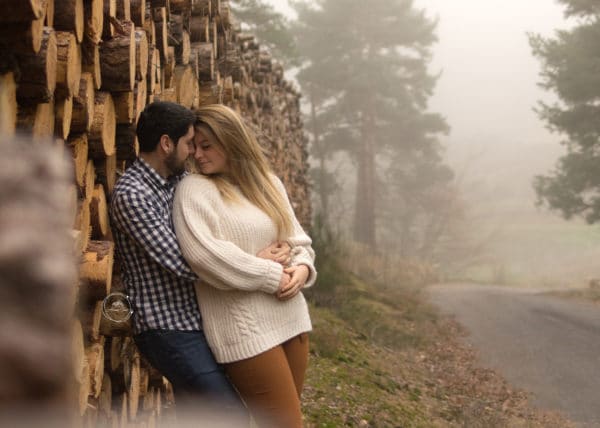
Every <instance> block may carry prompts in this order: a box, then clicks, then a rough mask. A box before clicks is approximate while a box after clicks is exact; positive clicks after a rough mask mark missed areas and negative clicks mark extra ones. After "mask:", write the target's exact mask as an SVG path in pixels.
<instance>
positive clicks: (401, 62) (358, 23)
mask: <svg viewBox="0 0 600 428" xmlns="http://www.w3.org/2000/svg"><path fill="white" fill-rule="evenodd" d="M295 8H296V10H297V12H298V23H297V27H296V29H295V32H296V38H297V45H298V51H299V53H300V56H301V59H302V63H303V65H304V66H303V68H302V70H301V71H300V73H299V74H298V78H299V80H300V82H301V84H302V88H303V90H304V91H305V93H307V98H308V99H309V101H310V102H311V104H312V108H313V112H314V114H313V115H312V120H311V123H310V124H309V129H312V130H313V145H314V148H315V150H314V151H316V153H317V154H318V156H322V157H325V156H327V155H328V154H329V153H330V152H331V151H334V150H344V151H345V152H346V153H348V154H349V155H350V156H351V158H352V159H353V161H354V162H355V165H356V174H357V180H356V182H357V187H356V195H355V212H354V216H355V220H354V237H355V239H356V240H357V241H358V242H362V243H364V244H367V245H369V246H375V244H376V219H377V216H378V197H381V196H382V195H384V194H385V192H386V183H385V181H384V180H383V176H382V175H383V174H381V170H382V169H384V168H385V169H390V170H393V169H402V168H403V167H405V166H406V165H407V164H408V163H410V162H411V161H410V160H409V159H413V158H418V157H419V156H418V155H416V154H420V156H422V157H423V158H426V159H429V160H431V164H432V165H434V166H435V165H437V164H438V163H439V162H440V161H441V158H440V156H439V151H440V147H439V143H438V140H437V134H439V133H441V132H446V131H447V125H446V123H445V121H444V120H443V118H441V117H440V116H439V115H437V114H431V113H427V100H428V98H429V96H431V94H432V91H433V88H434V85H435V81H436V77H435V76H432V75H430V74H429V73H428V70H427V66H428V64H429V61H430V58H431V46H432V44H433V43H434V42H435V41H436V37H435V34H434V30H435V27H436V22H435V21H432V20H430V19H428V18H427V17H426V15H425V12H424V11H422V10H419V9H416V8H415V7H414V4H413V1H412V0H370V1H369V2H364V1H359V0H319V1H317V2H316V5H315V2H311V3H304V2H296V3H295ZM324 124H326V126H325V125H324ZM341 136H343V138H340V137H341ZM389 153H394V154H395V155H394V158H395V159H396V162H394V163H391V164H390V163H389V162H385V160H382V159H381V158H382V157H386V158H388V157H389ZM409 154H410V155H409ZM413 154H415V155H414V156H413ZM405 155H407V156H405ZM424 165H427V163H424ZM323 169H324V163H322V164H321V173H323V174H324V173H325V172H326V171H323ZM322 185H323V184H322ZM322 205H323V200H322ZM321 208H322V209H324V208H325V209H326V207H321Z"/></svg>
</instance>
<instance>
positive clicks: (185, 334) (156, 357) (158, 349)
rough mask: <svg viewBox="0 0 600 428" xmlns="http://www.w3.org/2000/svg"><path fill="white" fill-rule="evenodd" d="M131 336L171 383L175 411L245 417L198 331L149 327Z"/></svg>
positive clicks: (202, 334)
mask: <svg viewBox="0 0 600 428" xmlns="http://www.w3.org/2000/svg"><path fill="white" fill-rule="evenodd" d="M134 339H135V343H136V345H137V347H138V349H139V350H140V352H141V353H142V355H143V356H144V357H145V358H146V359H147V360H148V362H149V363H150V364H152V366H154V368H156V369H157V370H158V371H159V372H161V373H162V374H163V376H165V377H166V378H167V379H168V380H169V382H171V384H172V385H173V391H174V393H175V399H176V401H177V402H176V404H177V409H178V414H179V409H183V407H184V406H185V407H186V408H187V409H196V410H197V409H200V408H202V409H203V410H208V411H211V412H219V413H222V414H226V415H230V416H233V417H237V418H238V420H239V419H244V418H246V419H247V417H248V416H247V415H248V413H247V411H246V409H245V407H244V405H243V403H242V401H241V399H240V398H239V396H238V394H237V392H236V390H235V389H234V388H233V386H232V385H231V383H230V382H229V380H228V379H227V377H226V375H225V372H224V371H223V368H222V367H221V366H220V365H219V364H218V363H217V362H216V361H215V359H214V357H213V354H212V352H211V350H210V348H209V347H208V343H207V342H206V337H205V336H204V333H203V332H202V331H171V330H149V331H145V332H142V333H140V334H138V335H136V336H134Z"/></svg>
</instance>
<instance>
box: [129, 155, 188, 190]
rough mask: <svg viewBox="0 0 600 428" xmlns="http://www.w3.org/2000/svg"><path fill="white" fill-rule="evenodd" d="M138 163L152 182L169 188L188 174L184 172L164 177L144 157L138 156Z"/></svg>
mask: <svg viewBox="0 0 600 428" xmlns="http://www.w3.org/2000/svg"><path fill="white" fill-rule="evenodd" d="M137 163H138V165H139V168H140V169H141V171H142V173H143V174H144V175H145V176H146V177H148V179H149V180H150V182H152V183H153V184H154V185H156V186H157V187H159V188H160V187H163V188H169V187H172V186H175V185H176V184H177V183H179V181H180V180H181V179H182V178H183V177H184V176H185V175H187V173H185V172H184V173H183V174H181V175H172V176H170V177H168V178H164V177H163V176H161V175H160V174H159V173H158V172H157V171H156V170H155V169H154V168H152V167H151V166H150V165H149V164H148V163H147V162H146V161H144V160H143V159H142V158H138V159H137Z"/></svg>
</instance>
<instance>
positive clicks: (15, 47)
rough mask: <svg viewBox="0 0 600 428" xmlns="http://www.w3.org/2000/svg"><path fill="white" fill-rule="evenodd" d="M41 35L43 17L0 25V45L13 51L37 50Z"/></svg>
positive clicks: (42, 34) (42, 32) (42, 31)
mask: <svg viewBox="0 0 600 428" xmlns="http://www.w3.org/2000/svg"><path fill="white" fill-rule="evenodd" d="M43 36H44V18H40V19H36V20H35V21H31V22H10V23H5V24H2V25H0V46H2V47H3V48H6V49H7V50H8V49H10V50H11V51H14V52H22V53H30V52H31V53H37V52H39V50H40V47H41V46H42V39H43Z"/></svg>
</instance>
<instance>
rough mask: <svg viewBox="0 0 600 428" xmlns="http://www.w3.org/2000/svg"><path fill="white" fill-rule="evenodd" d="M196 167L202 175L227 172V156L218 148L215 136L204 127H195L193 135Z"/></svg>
mask: <svg viewBox="0 0 600 428" xmlns="http://www.w3.org/2000/svg"><path fill="white" fill-rule="evenodd" d="M194 143H195V145H196V151H195V153H194V159H195V160H196V166H197V167H198V169H199V170H200V172H201V173H202V174H204V175H211V174H222V173H226V172H227V156H226V155H225V153H223V151H222V150H221V148H220V147H219V145H218V143H217V141H216V138H215V136H214V135H213V133H212V132H210V131H209V130H208V129H207V128H206V127H196V129H195V134H194Z"/></svg>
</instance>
